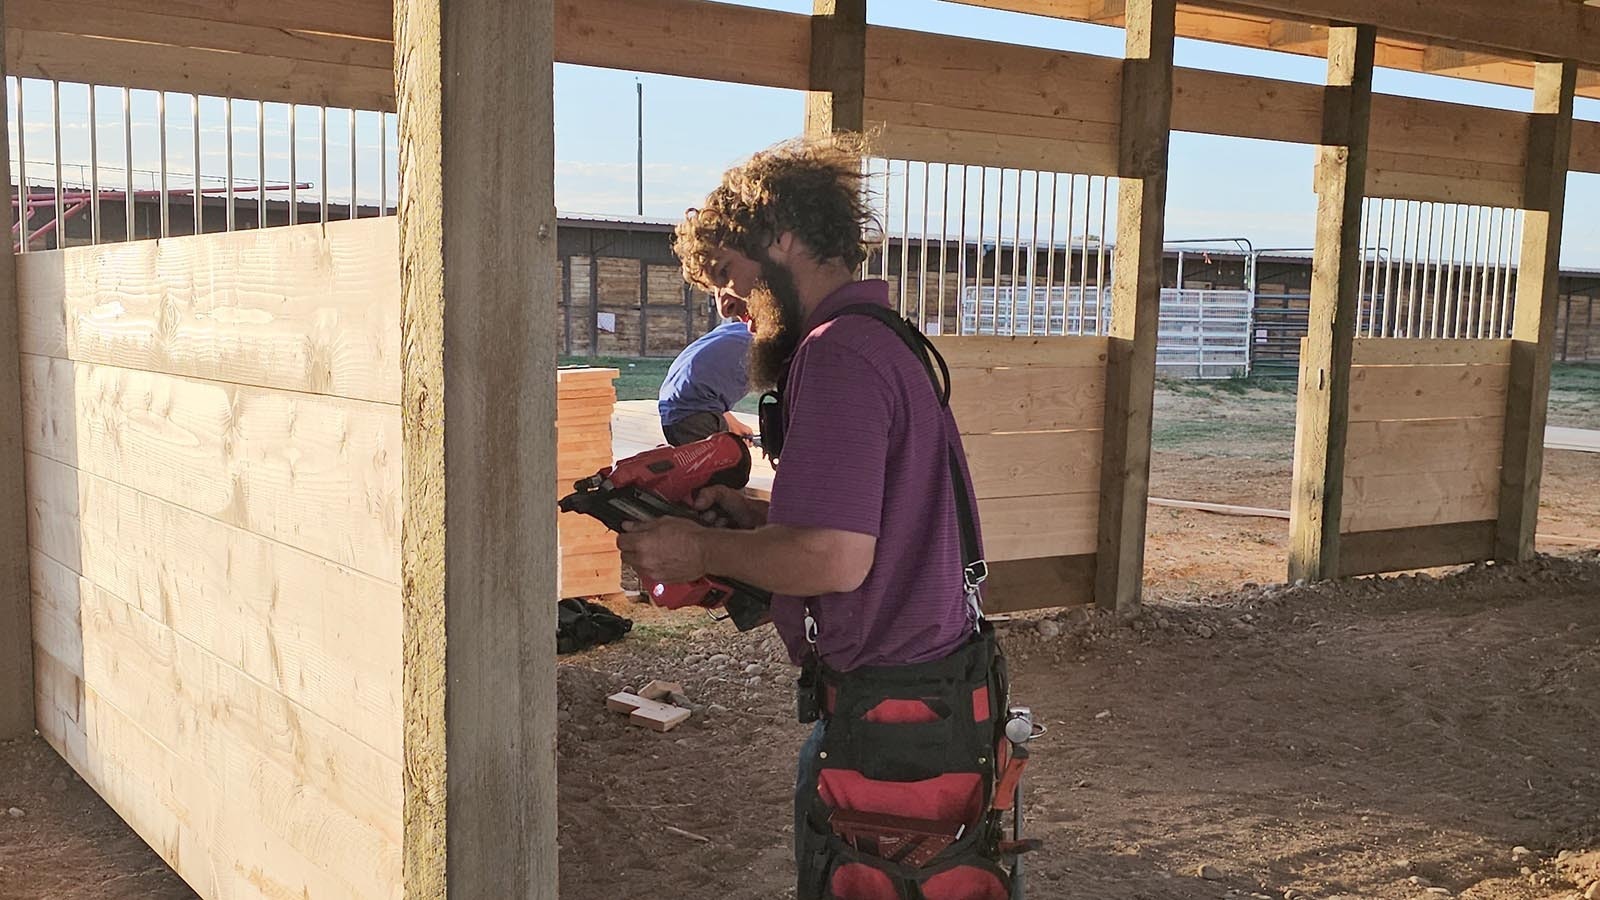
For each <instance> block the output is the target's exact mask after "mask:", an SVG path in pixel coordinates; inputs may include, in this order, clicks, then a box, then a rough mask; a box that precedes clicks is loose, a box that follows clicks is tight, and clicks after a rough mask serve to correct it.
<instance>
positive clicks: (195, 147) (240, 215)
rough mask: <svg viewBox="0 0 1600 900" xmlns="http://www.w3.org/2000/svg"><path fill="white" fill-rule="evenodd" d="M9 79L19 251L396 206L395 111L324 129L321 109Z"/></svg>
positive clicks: (358, 114) (381, 211) (341, 116)
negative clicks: (394, 200)
mask: <svg viewBox="0 0 1600 900" xmlns="http://www.w3.org/2000/svg"><path fill="white" fill-rule="evenodd" d="M6 87H7V99H8V103H7V115H8V117H9V123H10V134H11V183H12V185H13V187H14V191H13V195H12V196H13V201H12V228H11V235H12V243H13V247H14V248H15V249H16V250H17V251H19V252H24V253H25V252H27V251H29V250H42V249H54V248H57V247H64V246H71V245H76V244H95V243H100V242H101V241H105V240H109V241H121V240H130V239H142V238H155V237H164V236H167V235H173V234H198V233H205V232H215V231H232V230H235V229H244V228H261V227H268V226H273V225H286V224H295V223H298V222H315V221H324V222H325V221H327V220H328V219H329V218H360V217H368V216H381V215H392V214H393V213H394V208H393V207H392V206H391V205H390V204H391V198H392V197H394V196H395V194H396V191H395V189H394V187H393V184H394V183H395V182H396V181H397V179H398V178H399V161H398V158H397V155H396V152H395V148H396V147H397V145H398V142H397V141H395V140H394V131H395V129H396V128H397V127H398V120H397V119H396V117H395V115H394V114H392V113H382V112H377V111H365V110H362V111H350V110H337V111H335V112H334V115H333V117H332V118H333V121H334V122H335V123H336V124H337V126H338V127H336V128H332V129H330V128H328V127H321V128H318V127H316V123H319V122H320V123H326V122H327V120H328V110H327V109H325V108H321V107H295V106H289V105H287V104H281V103H265V102H261V101H255V100H237V99H231V98H220V97H206V96H197V95H193V94H181V93H170V92H161V91H145V90H131V89H128V88H118V87H105V86H96V85H86V84H70V83H62V82H56V81H44V80H39V79H24V78H17V77H11V78H7V80H6ZM302 117H304V118H306V119H307V122H300V121H298V120H299V119H301V118H302ZM308 122H309V123H311V127H305V126H306V124H307V123H308ZM308 160H309V161H310V163H309V165H308V162H307V161H308ZM330 204H331V209H330Z"/></svg>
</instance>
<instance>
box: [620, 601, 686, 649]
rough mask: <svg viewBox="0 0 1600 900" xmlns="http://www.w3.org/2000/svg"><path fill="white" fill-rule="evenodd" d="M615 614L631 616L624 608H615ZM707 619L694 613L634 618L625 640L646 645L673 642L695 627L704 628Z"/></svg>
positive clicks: (684, 636) (682, 637)
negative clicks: (643, 619) (643, 618)
mask: <svg viewBox="0 0 1600 900" xmlns="http://www.w3.org/2000/svg"><path fill="white" fill-rule="evenodd" d="M617 614H618V615H620V616H623V617H625V618H632V616H629V615H628V611H627V610H626V609H619V610H617ZM708 621H709V620H708V619H705V618H702V617H700V616H695V615H687V614H685V615H673V616H661V617H652V618H650V619H649V620H646V621H640V620H637V619H636V620H634V623H633V630H632V631H630V632H628V636H627V638H626V640H628V641H632V642H634V643H637V644H643V645H644V646H647V647H652V646H657V645H659V644H665V643H674V642H677V641H680V640H682V639H684V638H686V637H688V636H689V634H690V633H691V632H693V631H694V630H695V629H697V628H704V627H705V626H706V624H707V622H708Z"/></svg>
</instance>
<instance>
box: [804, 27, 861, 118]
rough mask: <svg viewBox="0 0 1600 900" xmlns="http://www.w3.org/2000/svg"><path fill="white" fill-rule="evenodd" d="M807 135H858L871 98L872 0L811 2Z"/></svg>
mask: <svg viewBox="0 0 1600 900" xmlns="http://www.w3.org/2000/svg"><path fill="white" fill-rule="evenodd" d="M811 13H812V18H811V91H810V93H808V94H807V95H806V134H807V135H809V136H812V137H816V136H819V135H825V134H831V133H832V132H835V131H855V132H859V131H861V129H862V128H863V126H864V124H865V114H866V94H867V0H812V6H811Z"/></svg>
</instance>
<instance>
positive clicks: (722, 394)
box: [658, 293, 752, 447]
mask: <svg viewBox="0 0 1600 900" xmlns="http://www.w3.org/2000/svg"><path fill="white" fill-rule="evenodd" d="M717 311H718V312H719V313H721V314H722V318H723V319H724V320H726V321H724V322H723V323H722V324H721V325H718V326H717V327H716V328H713V329H711V330H710V331H708V332H706V333H705V334H703V335H701V336H700V337H699V338H697V339H696V340H695V341H694V343H692V344H690V345H689V346H687V347H685V348H684V349H683V352H682V353H680V354H678V358H677V359H675V360H673V361H672V366H671V368H669V369H667V377H666V380H665V381H663V382H662V383H661V393H660V395H659V400H660V402H659V404H658V409H659V410H660V414H661V433H662V434H663V435H665V436H666V439H667V443H669V444H671V445H672V446H674V447H677V446H680V445H682V444H688V443H692V442H694V441H698V440H701V439H702V438H707V437H710V436H711V435H713V434H716V433H717V432H720V431H731V432H733V433H734V434H737V435H740V436H744V437H748V436H749V435H750V434H751V430H750V428H749V426H747V425H745V424H744V423H743V422H741V421H739V419H738V418H737V417H735V416H734V414H733V407H734V405H735V404H737V403H738V402H739V401H740V400H743V399H744V395H745V394H747V393H749V391H750V382H749V375H748V374H747V373H748V366H749V357H750V342H751V340H752V335H751V333H750V324H749V322H750V317H749V312H748V310H747V309H746V308H745V305H744V301H743V300H740V299H739V298H737V297H734V296H731V295H730V294H727V293H724V294H723V295H722V296H720V297H718V298H717Z"/></svg>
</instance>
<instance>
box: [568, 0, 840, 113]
mask: <svg viewBox="0 0 1600 900" xmlns="http://www.w3.org/2000/svg"><path fill="white" fill-rule="evenodd" d="M555 46H556V62H563V63H573V64H576V65H583V66H604V67H609V68H616V69H627V70H630V71H635V72H655V73H658V74H662V75H681V76H683V77H686V78H705V79H711V80H716V81H731V82H736V83H739V84H756V85H764V86H766V87H776V88H789V89H791V90H797V91H803V90H806V89H807V88H809V87H810V84H811V17H810V16H803V15H796V14H794V13H783V12H774V11H771V10H765V9H756V8H753V7H749V6H738V5H735V4H731V3H711V2H707V0H560V2H558V3H556V33H555Z"/></svg>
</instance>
